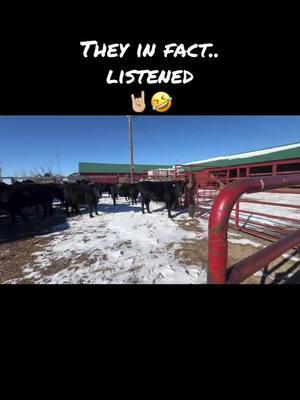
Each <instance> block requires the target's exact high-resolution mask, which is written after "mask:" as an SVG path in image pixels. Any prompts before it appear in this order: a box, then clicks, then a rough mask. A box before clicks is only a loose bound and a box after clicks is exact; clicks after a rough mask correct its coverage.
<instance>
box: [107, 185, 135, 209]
mask: <svg viewBox="0 0 300 400" xmlns="http://www.w3.org/2000/svg"><path fill="white" fill-rule="evenodd" d="M110 193H111V197H112V199H113V202H114V206H115V205H116V199H117V197H118V196H121V197H125V199H126V200H128V199H130V200H131V203H132V205H133V204H137V202H136V200H137V197H138V195H139V190H138V188H137V184H136V183H119V184H115V185H112V186H111V188H110Z"/></svg>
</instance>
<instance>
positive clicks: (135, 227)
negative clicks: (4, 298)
mask: <svg viewBox="0 0 300 400" xmlns="http://www.w3.org/2000/svg"><path fill="white" fill-rule="evenodd" d="M150 208H151V211H152V213H151V214H145V215H143V214H142V213H141V207H140V204H138V205H134V206H132V205H129V204H128V202H126V201H125V200H123V199H118V204H117V206H115V207H114V206H113V205H112V200H111V199H110V198H102V199H100V203H99V207H98V209H99V214H100V215H99V216H96V217H94V218H92V219H91V218H90V217H89V215H88V214H84V215H81V216H76V217H73V218H70V219H69V220H68V223H69V225H70V228H69V229H68V230H64V231H59V232H53V234H50V235H48V237H49V238H51V236H52V238H51V239H52V240H51V241H50V242H49V244H48V245H46V246H43V247H41V250H40V251H38V252H35V253H34V256H35V261H34V263H31V264H30V265H24V268H23V272H24V275H23V277H22V279H24V278H25V279H26V278H27V279H34V280H35V282H36V283H53V284H58V283H59V284H61V283H113V284H119V283H164V284H165V283H185V284H186V283H187V284H192V283H205V282H206V271H205V270H204V269H201V268H199V266H196V265H195V266H193V265H191V266H188V268H187V267H186V266H184V265H182V264H181V263H180V261H179V260H177V259H176V258H175V255H174V254H175V250H176V248H179V246H180V244H182V241H184V240H192V239H196V238H199V237H200V238H201V234H200V233H195V232H193V231H188V230H184V229H182V228H181V227H180V226H179V225H178V224H177V222H176V221H178V220H180V219H188V218H189V217H188V216H187V214H181V215H177V216H176V218H175V219H169V218H168V217H167V212H166V209H162V208H163V204H158V203H157V204H156V203H153V202H151V204H150ZM173 214H176V212H174V211H173ZM204 224H205V223H204ZM204 224H203V225H204ZM205 225H206V224H205ZM203 236H204V235H203ZM54 263H55V265H57V264H58V265H63V266H64V267H63V268H60V267H59V268H58V271H57V272H53V273H51V272H50V274H49V271H53V265H54ZM54 271H55V268H54ZM18 280H19V279H13V280H10V281H7V282H6V283H18Z"/></svg>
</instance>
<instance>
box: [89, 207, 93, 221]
mask: <svg viewBox="0 0 300 400" xmlns="http://www.w3.org/2000/svg"><path fill="white" fill-rule="evenodd" d="M89 210H90V218H93V207H92V205H89Z"/></svg>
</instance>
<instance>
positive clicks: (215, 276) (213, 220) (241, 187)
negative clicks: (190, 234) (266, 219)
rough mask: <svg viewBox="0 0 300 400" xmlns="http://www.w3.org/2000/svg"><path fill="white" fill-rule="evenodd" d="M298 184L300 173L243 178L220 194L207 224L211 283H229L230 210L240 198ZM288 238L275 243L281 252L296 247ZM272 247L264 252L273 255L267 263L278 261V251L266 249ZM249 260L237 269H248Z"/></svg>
mask: <svg viewBox="0 0 300 400" xmlns="http://www.w3.org/2000/svg"><path fill="white" fill-rule="evenodd" d="M299 183H300V174H295V175H285V176H283V175H281V176H269V177H264V178H242V179H239V180H236V181H234V182H232V183H230V184H229V185H227V186H226V187H225V188H224V189H223V190H222V191H220V193H219V194H218V195H217V197H216V199H215V201H214V204H213V206H212V209H211V213H210V218H209V224H208V228H209V234H208V274H207V282H208V283H226V280H227V276H226V272H227V253H228V240H227V232H228V223H229V218H230V214H231V211H232V209H233V207H234V205H235V203H236V202H237V200H238V199H239V198H240V196H241V195H242V194H244V193H257V192H262V191H265V190H270V189H278V188H281V187H286V186H292V185H297V184H299ZM299 232H300V231H299ZM289 236H290V235H289ZM289 236H287V237H286V238H284V239H281V240H280V241H278V242H276V243H275V244H277V246H278V248H279V249H280V251H281V249H282V248H285V249H286V243H288V244H290V245H289V247H288V248H292V247H294V239H293V237H292V239H288V238H289ZM296 238H297V236H296ZM282 240H287V242H284V244H283V245H281V244H280V242H281V241H282ZM271 246H273V245H271ZM271 246H269V247H267V248H266V249H264V250H265V252H264V253H263V257H266V254H267V255H268V254H269V253H270V257H268V258H266V260H267V261H268V262H269V260H270V259H272V260H273V259H275V258H276V257H274V258H272V257H273V256H274V255H276V254H278V251H277V250H276V252H275V251H274V252H273V248H271V250H269V251H268V250H267V249H269V248H270V247H271ZM276 249H277V248H276ZM259 253H260V252H259ZM247 260H248V259H246V260H244V263H243V264H242V267H239V269H238V270H239V271H240V269H242V270H243V269H244V268H248V267H247V266H248V265H249V261H247ZM263 261H264V260H263ZM250 263H251V261H250ZM259 268H260V267H259ZM233 271H235V269H233ZM233 271H232V272H231V275H232V274H233V276H235V275H234V272H233ZM239 276H243V273H241V272H239ZM231 282H232V280H231Z"/></svg>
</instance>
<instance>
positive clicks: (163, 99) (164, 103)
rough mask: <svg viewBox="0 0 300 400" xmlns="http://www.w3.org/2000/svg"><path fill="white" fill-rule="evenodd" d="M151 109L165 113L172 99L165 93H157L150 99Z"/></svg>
mask: <svg viewBox="0 0 300 400" xmlns="http://www.w3.org/2000/svg"><path fill="white" fill-rule="evenodd" d="M151 105H152V109H153V110H154V111H157V112H165V111H167V110H168V109H169V108H170V107H171V105H172V97H170V96H169V95H168V93H165V92H157V93H155V94H154V95H153V96H152V99H151Z"/></svg>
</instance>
